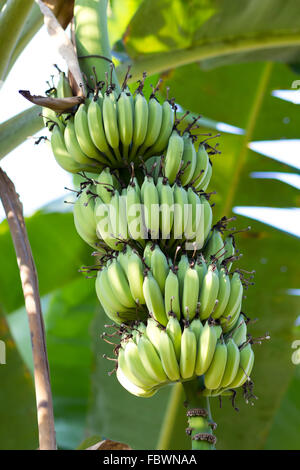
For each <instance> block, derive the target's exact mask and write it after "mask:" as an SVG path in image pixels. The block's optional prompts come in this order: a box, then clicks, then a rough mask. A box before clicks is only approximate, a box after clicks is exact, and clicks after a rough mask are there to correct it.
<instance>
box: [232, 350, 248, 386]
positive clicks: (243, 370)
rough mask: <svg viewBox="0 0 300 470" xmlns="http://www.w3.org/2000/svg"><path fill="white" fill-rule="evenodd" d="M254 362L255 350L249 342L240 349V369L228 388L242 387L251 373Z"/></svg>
mask: <svg viewBox="0 0 300 470" xmlns="http://www.w3.org/2000/svg"><path fill="white" fill-rule="evenodd" d="M253 364H254V352H253V350H252V348H251V345H250V344H247V346H245V347H244V348H242V349H241V350H240V363H239V369H238V371H237V374H236V376H235V378H234V379H233V381H232V382H231V383H230V385H228V388H237V387H241V386H242V385H243V384H244V383H245V382H246V381H247V380H248V377H249V376H250V374H251V371H252V367H253Z"/></svg>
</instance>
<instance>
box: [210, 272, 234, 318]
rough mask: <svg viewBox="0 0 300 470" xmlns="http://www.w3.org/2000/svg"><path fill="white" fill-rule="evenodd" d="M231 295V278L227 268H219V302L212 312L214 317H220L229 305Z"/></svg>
mask: <svg viewBox="0 0 300 470" xmlns="http://www.w3.org/2000/svg"><path fill="white" fill-rule="evenodd" d="M229 296H230V279H229V276H228V274H227V272H226V269H225V268H221V269H219V290H218V295H217V300H218V304H217V306H216V308H215V310H214V312H213V314H212V317H213V318H214V319H217V318H220V317H221V316H222V315H223V313H224V310H225V308H226V306H227V303H228V300H229Z"/></svg>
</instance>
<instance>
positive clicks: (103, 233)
mask: <svg viewBox="0 0 300 470" xmlns="http://www.w3.org/2000/svg"><path fill="white" fill-rule="evenodd" d="M95 220H96V233H97V235H98V237H99V238H100V239H101V238H102V240H103V241H104V242H105V243H106V245H108V246H109V247H110V248H111V249H112V250H116V251H121V250H122V249H123V247H124V244H123V243H121V242H120V241H119V240H117V239H116V238H115V237H114V235H113V227H112V225H111V221H110V207H109V204H104V202H103V201H102V200H101V199H100V197H98V198H96V201H95Z"/></svg>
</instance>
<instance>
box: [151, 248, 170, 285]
mask: <svg viewBox="0 0 300 470" xmlns="http://www.w3.org/2000/svg"><path fill="white" fill-rule="evenodd" d="M151 271H152V274H153V276H154V278H155V279H156V281H157V283H158V285H159V287H160V290H161V293H162V294H164V292H165V283H166V279H167V276H168V273H169V264H168V260H167V258H166V256H165V255H164V253H163V252H162V251H161V249H160V248H159V246H158V245H155V248H154V250H153V254H152V256H151Z"/></svg>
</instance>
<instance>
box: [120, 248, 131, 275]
mask: <svg viewBox="0 0 300 470" xmlns="http://www.w3.org/2000/svg"><path fill="white" fill-rule="evenodd" d="M131 254H132V248H130V246H128V245H125V247H124V248H123V250H121V251H120V253H118V262H119V263H120V265H121V266H122V268H123V271H124V273H125V274H126V276H127V274H128V259H129V256H130V255H131Z"/></svg>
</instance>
